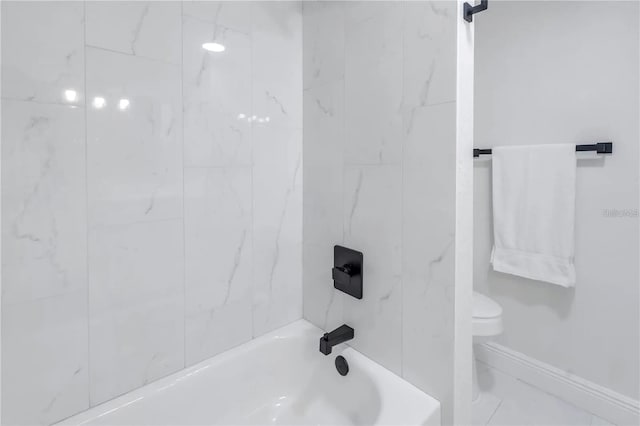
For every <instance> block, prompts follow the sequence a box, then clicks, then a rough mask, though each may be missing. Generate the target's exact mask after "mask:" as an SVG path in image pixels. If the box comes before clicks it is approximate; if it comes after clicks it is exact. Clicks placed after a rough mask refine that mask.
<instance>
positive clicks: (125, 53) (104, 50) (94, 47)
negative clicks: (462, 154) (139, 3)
mask: <svg viewBox="0 0 640 426" xmlns="http://www.w3.org/2000/svg"><path fill="white" fill-rule="evenodd" d="M85 1H86V0H85ZM85 26H86V24H85ZM85 48H89V49H96V50H101V51H103V52H109V53H115V54H118V55H124V56H129V57H131V58H140V59H143V60H146V61H151V62H160V63H162V64H165V65H173V66H174V67H178V66H180V65H181V64H180V63H179V62H178V63H176V62H171V61H167V60H165V59H157V58H150V57H148V56H141V55H134V54H133V53H128V52H122V51H120V50H115V49H109V48H108V47H102V46H95V45H92V44H87V43H86V40H85Z"/></svg>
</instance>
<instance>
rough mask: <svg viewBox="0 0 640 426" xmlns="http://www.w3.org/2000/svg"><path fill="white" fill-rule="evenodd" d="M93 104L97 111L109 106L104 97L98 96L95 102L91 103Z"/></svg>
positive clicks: (94, 99)
mask: <svg viewBox="0 0 640 426" xmlns="http://www.w3.org/2000/svg"><path fill="white" fill-rule="evenodd" d="M91 104H92V105H93V107H94V108H96V109H102V108H104V107H105V105H107V101H106V100H105V99H104V98H103V97H100V96H96V97H95V98H93V102H91Z"/></svg>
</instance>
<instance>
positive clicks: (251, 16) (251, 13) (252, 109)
mask: <svg viewBox="0 0 640 426" xmlns="http://www.w3.org/2000/svg"><path fill="white" fill-rule="evenodd" d="M255 7H256V6H255V3H254V2H252V3H251V4H250V7H249V69H250V71H251V72H250V75H251V80H250V81H249V87H250V91H251V96H250V108H249V110H250V114H251V115H253V114H254V113H255V105H254V97H255V93H254V87H253V86H254V85H253V82H254V75H255V69H254V63H253V59H254V40H253V35H254V31H253V30H254V19H255V9H254V8H255ZM254 129H255V127H254V123H253V122H251V127H250V128H249V144H250V145H249V146H250V147H251V149H250V152H251V161H250V163H251V190H250V193H251V225H249V231H250V233H251V283H250V285H249V288H250V289H251V291H250V295H251V296H250V306H251V339H252V340H253V339H255V338H256V330H255V318H254V301H255V292H256V283H255V250H254V249H255V232H254V231H255V229H254V226H255V191H254V189H255V187H254V182H255V181H254V171H255V153H254V147H255V137H254V136H255V135H254Z"/></svg>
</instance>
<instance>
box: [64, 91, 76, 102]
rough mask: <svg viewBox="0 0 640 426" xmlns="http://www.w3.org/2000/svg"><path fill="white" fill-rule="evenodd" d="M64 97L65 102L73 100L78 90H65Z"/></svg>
mask: <svg viewBox="0 0 640 426" xmlns="http://www.w3.org/2000/svg"><path fill="white" fill-rule="evenodd" d="M64 98H65V99H66V100H67V102H75V101H77V100H78V92H76V91H75V90H72V89H69V90H65V91H64Z"/></svg>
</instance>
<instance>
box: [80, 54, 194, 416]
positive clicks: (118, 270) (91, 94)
mask: <svg viewBox="0 0 640 426" xmlns="http://www.w3.org/2000/svg"><path fill="white" fill-rule="evenodd" d="M86 51H87V94H88V99H90V100H91V101H93V99H95V98H97V97H101V98H104V99H105V104H104V105H103V106H102V107H99V105H96V104H94V103H93V102H90V103H89V104H88V105H87V159H88V166H87V168H88V195H89V200H88V209H89V211H88V215H89V217H88V224H89V296H90V297H89V299H90V312H89V324H90V335H91V339H90V350H89V356H90V365H91V372H90V378H91V404H92V405H95V404H98V403H101V402H103V401H105V400H108V399H110V398H113V397H114V396H117V395H120V394H122V393H125V392H127V391H130V390H132V389H135V388H137V387H140V386H143V385H144V384H146V383H148V382H150V381H153V380H155V379H157V378H159V377H162V376H164V375H166V374H169V373H171V372H174V371H176V370H178V369H180V368H183V367H184V365H185V362H184V249H183V241H184V237H183V226H184V225H183V220H182V216H183V161H182V116H181V109H182V106H181V104H182V102H181V87H180V72H181V71H180V66H179V65H174V64H170V63H167V62H162V61H157V60H151V59H148V58H143V57H138V56H134V55H129V54H123V53H118V52H111V51H107V50H103V49H96V48H93V47H87V49H86ZM122 99H126V100H127V101H128V102H129V103H128V104H127V105H126V107H122V104H121V100H122Z"/></svg>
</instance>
